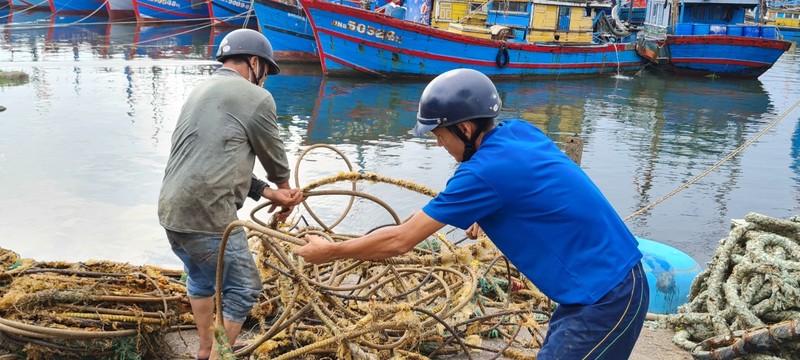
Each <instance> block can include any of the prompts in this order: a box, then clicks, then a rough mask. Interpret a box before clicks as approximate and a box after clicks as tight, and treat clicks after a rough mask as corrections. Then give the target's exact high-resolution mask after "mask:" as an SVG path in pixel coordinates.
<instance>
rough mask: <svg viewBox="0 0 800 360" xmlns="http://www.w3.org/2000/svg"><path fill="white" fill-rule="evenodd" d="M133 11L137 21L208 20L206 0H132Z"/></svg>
mask: <svg viewBox="0 0 800 360" xmlns="http://www.w3.org/2000/svg"><path fill="white" fill-rule="evenodd" d="M51 1H52V0H51ZM133 11H134V13H135V14H136V21H138V22H156V21H208V20H209V14H208V4H207V3H206V0H133Z"/></svg>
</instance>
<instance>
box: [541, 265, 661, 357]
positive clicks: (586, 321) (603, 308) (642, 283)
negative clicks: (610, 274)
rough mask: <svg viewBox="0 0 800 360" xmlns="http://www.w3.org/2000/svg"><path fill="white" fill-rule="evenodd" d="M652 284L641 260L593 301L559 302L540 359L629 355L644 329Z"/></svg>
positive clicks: (551, 319)
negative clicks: (581, 302)
mask: <svg viewBox="0 0 800 360" xmlns="http://www.w3.org/2000/svg"><path fill="white" fill-rule="evenodd" d="M649 303H650V288H649V286H648V284H647V277H646V276H645V274H644V270H643V269H642V264H641V263H637V265H636V266H634V267H633V269H631V270H630V271H629V272H628V276H626V277H625V279H623V280H622V282H620V283H619V285H617V286H616V287H615V288H614V289H612V290H611V291H609V292H608V294H606V295H605V296H603V297H602V298H601V299H600V300H598V301H597V302H596V303H594V304H592V305H559V306H558V307H557V308H556V310H555V312H553V316H552V317H551V318H550V325H549V328H548V330H547V335H546V336H545V339H544V344H543V345H542V348H541V350H539V354H538V356H537V360H551V359H564V360H573V359H614V360H616V359H627V358H628V357H630V354H631V351H632V350H633V345H634V344H636V339H637V338H638V337H639V332H641V330H642V324H643V323H644V318H645V315H646V314H647V307H648V304H649Z"/></svg>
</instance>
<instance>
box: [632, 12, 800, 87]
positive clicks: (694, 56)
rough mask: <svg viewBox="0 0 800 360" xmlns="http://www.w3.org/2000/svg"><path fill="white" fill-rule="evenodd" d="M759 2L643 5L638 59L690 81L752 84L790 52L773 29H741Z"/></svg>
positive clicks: (754, 27) (746, 27) (752, 26)
mask: <svg viewBox="0 0 800 360" xmlns="http://www.w3.org/2000/svg"><path fill="white" fill-rule="evenodd" d="M758 1H759V0H710V1H709V0H682V1H681V5H680V8H679V7H678V6H677V5H676V4H677V3H676V2H675V1H672V0H651V1H649V2H648V3H647V15H646V19H645V24H644V30H643V31H642V33H641V34H640V35H641V36H640V37H639V39H638V40H637V41H638V42H637V50H638V51H639V54H640V55H641V56H642V57H643V58H645V59H647V60H648V61H649V62H650V64H652V65H653V66H654V67H655V68H658V69H663V70H668V71H671V72H674V73H677V74H683V75H693V76H706V75H713V76H723V77H745V78H756V77H758V76H760V75H761V74H763V73H764V72H765V71H767V70H769V68H771V67H772V65H773V64H774V63H775V61H777V60H778V58H779V57H780V56H781V55H782V54H783V53H784V52H785V51H786V50H788V49H789V47H790V46H791V42H789V41H785V40H781V39H779V38H778V37H779V36H778V33H777V31H776V30H775V27H773V26H763V25H758V24H745V13H746V11H747V10H748V9H751V8H755V7H756V6H758Z"/></svg>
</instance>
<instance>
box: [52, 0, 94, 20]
mask: <svg viewBox="0 0 800 360" xmlns="http://www.w3.org/2000/svg"><path fill="white" fill-rule="evenodd" d="M49 1H50V12H51V13H53V14H91V15H104V16H107V15H108V6H107V1H106V0H49Z"/></svg>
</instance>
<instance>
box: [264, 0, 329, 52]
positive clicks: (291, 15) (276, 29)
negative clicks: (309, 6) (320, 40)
mask: <svg viewBox="0 0 800 360" xmlns="http://www.w3.org/2000/svg"><path fill="white" fill-rule="evenodd" d="M253 9H254V10H255V14H256V18H257V19H258V27H259V29H260V30H261V33H262V34H264V36H266V37H267V39H269V42H270V44H272V50H273V51H275V58H276V60H277V61H279V62H319V56H318V52H317V43H316V42H315V41H314V32H313V31H312V30H311V24H309V23H308V19H307V18H306V14H305V12H303V9H301V8H300V7H297V6H292V5H287V4H283V3H280V2H277V1H274V0H255V1H254V2H253Z"/></svg>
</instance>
